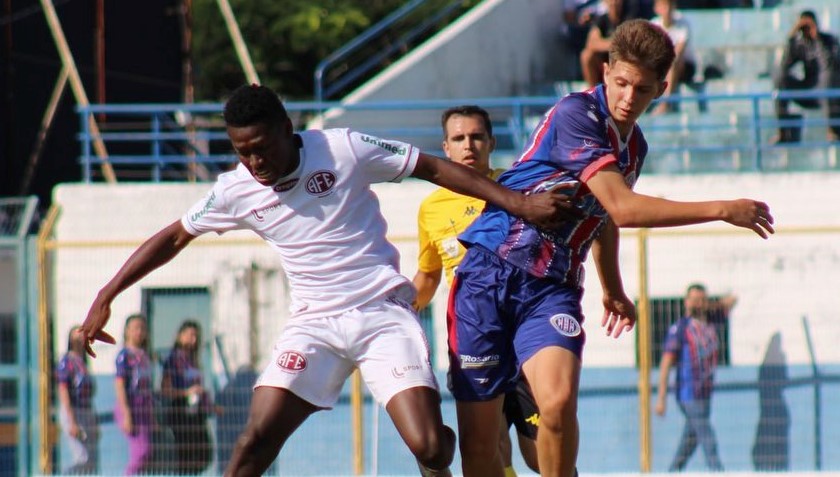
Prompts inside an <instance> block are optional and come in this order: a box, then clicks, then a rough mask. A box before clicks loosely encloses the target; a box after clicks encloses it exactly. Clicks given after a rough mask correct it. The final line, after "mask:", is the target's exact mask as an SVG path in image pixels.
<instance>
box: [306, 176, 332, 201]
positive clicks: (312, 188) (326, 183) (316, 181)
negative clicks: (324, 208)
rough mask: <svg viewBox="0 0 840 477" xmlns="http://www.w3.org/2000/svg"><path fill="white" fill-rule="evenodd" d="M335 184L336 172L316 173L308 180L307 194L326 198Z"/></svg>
mask: <svg viewBox="0 0 840 477" xmlns="http://www.w3.org/2000/svg"><path fill="white" fill-rule="evenodd" d="M335 183H336V177H335V172H333V171H326V170H321V171H316V172H313V173H312V175H310V176H309V178H308V179H306V192H309V193H310V194H312V195H314V196H316V197H324V196H325V195H329V194H330V192H332V190H333V187H334V186H335Z"/></svg>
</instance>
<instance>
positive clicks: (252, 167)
mask: <svg viewBox="0 0 840 477" xmlns="http://www.w3.org/2000/svg"><path fill="white" fill-rule="evenodd" d="M227 133H228V137H230V142H231V144H233V148H234V149H235V150H236V154H237V155H238V156H239V162H241V163H242V165H243V166H245V168H246V169H248V172H250V173H251V175H252V176H253V177H254V180H256V181H257V182H259V183H260V184H261V185H264V186H273V185H274V184H276V183H277V181H279V180H280V179H281V178H283V177H285V176H287V175H289V174H291V173H292V172H294V171H295V169H297V166H298V163H299V160H300V156H299V152H298V148H297V147H295V143H294V132H293V130H292V123H291V121H289V120H286V121H285V122H284V123H283V124H280V125H272V124H268V123H258V124H254V125H251V126H243V127H234V126H228V127H227Z"/></svg>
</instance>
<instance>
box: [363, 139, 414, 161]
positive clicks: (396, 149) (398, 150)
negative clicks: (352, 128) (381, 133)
mask: <svg viewBox="0 0 840 477" xmlns="http://www.w3.org/2000/svg"><path fill="white" fill-rule="evenodd" d="M361 139H362V141H364V142H366V143H368V144H373V145H374V146H379V147H381V148H382V149H385V150H386V151H388V152H390V153H391V154H397V155H400V156H404V155H405V147H400V146H397V145H396V144H392V143H390V142H387V141H383V140H382V139H379V138H378V137H372V136H364V135H362V137H361Z"/></svg>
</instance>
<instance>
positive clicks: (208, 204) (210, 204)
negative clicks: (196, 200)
mask: <svg viewBox="0 0 840 477" xmlns="http://www.w3.org/2000/svg"><path fill="white" fill-rule="evenodd" d="M214 202H216V192H213V193H211V194H210V197H208V198H207V202H205V203H204V207H202V208H201V210H199V211H198V212H196V213H194V214H192V215H191V216H190V220H192V221H193V222H196V221H198V219H200V218H202V217H204V215H205V214H207V212H208V211H209V210H210V207H213V203H214Z"/></svg>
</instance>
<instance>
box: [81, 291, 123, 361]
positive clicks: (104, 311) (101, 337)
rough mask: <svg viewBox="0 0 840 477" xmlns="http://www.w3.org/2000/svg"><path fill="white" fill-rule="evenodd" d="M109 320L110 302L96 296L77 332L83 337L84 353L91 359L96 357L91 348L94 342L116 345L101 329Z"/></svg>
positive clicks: (111, 337)
mask: <svg viewBox="0 0 840 477" xmlns="http://www.w3.org/2000/svg"><path fill="white" fill-rule="evenodd" d="M109 318H111V302H110V300H106V299H104V298H102V297H101V296H99V295H97V297H96V300H94V302H93V305H91V306H90V310H88V314H87V318H85V322H84V323H82V326H80V327H79V331H80V332H81V333H82V334H83V335H84V337H85V352H86V353H87V354H89V355H90V356H92V357H94V358H95V357H96V353H95V352H94V351H93V347H92V346H91V345H92V344H93V342H94V341H102V342H103V343H108V344H116V342H117V340H115V339H114V337H113V336H111V335H109V334H108V333H106V332H105V331H104V330H103V328H105V325H106V324H107V323H108V319H109Z"/></svg>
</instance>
